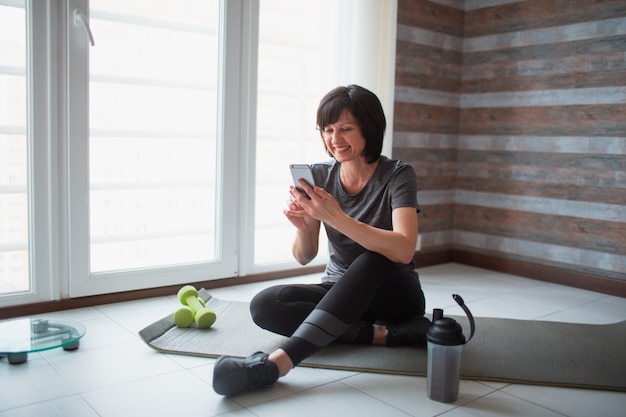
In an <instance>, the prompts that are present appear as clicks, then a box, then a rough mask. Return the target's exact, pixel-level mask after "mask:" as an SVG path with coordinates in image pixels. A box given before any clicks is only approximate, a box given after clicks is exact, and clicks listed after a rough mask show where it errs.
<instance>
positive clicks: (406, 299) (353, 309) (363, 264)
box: [281, 252, 424, 365]
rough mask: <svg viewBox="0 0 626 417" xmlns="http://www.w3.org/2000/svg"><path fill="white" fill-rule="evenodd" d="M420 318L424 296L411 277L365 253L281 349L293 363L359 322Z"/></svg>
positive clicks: (377, 255) (415, 279) (422, 312)
mask: <svg viewBox="0 0 626 417" xmlns="http://www.w3.org/2000/svg"><path fill="white" fill-rule="evenodd" d="M423 314H424V296H423V293H422V291H421V288H420V285H419V280H418V279H417V277H416V275H415V274H413V273H410V272H406V271H403V270H401V269H399V267H398V265H397V264H394V263H393V262H391V261H389V260H388V259H387V258H385V257H384V256H382V255H380V254H376V253H373V252H366V253H364V254H362V255H361V256H359V257H358V258H357V259H356V260H355V261H354V262H353V263H352V265H351V266H350V267H349V268H348V270H347V271H346V273H345V274H344V276H343V277H341V279H340V280H339V281H337V283H335V285H334V286H333V287H332V288H331V289H330V290H329V291H328V293H327V294H326V295H325V296H324V298H322V300H321V301H320V302H319V303H318V304H317V306H316V307H315V309H314V310H313V311H312V312H311V314H309V316H307V318H306V319H305V320H304V322H303V323H302V324H301V325H300V326H299V327H298V328H297V329H296V331H295V332H294V334H293V335H292V336H291V337H290V338H289V339H288V340H287V341H286V342H285V343H284V344H283V345H282V346H281V349H282V350H284V351H285V352H286V353H287V354H288V355H289V357H290V358H291V360H292V362H293V363H294V365H297V364H299V363H300V362H301V361H302V360H303V359H305V358H307V357H308V356H310V355H312V354H313V353H315V352H316V351H318V350H319V349H320V348H322V347H324V346H327V345H328V344H330V343H331V342H333V341H334V340H335V339H336V338H337V337H339V336H341V335H343V334H344V333H345V332H346V331H347V330H348V329H350V328H351V327H352V326H353V325H354V324H355V323H358V322H359V321H360V320H362V319H365V320H368V321H371V322H373V321H374V320H378V319H385V320H390V321H395V320H407V319H409V318H411V317H414V316H423ZM372 332H373V331H372ZM372 335H373V333H372Z"/></svg>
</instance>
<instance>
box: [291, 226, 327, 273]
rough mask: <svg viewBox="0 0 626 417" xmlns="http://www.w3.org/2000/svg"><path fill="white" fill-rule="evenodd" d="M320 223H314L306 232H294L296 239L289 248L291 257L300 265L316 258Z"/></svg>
mask: <svg viewBox="0 0 626 417" xmlns="http://www.w3.org/2000/svg"><path fill="white" fill-rule="evenodd" d="M319 234H320V222H318V221H315V222H314V223H313V224H311V225H310V226H309V228H308V229H307V230H300V229H298V231H297V232H296V238H295V240H294V241H293V245H292V247H291V253H292V254H293V257H294V258H295V259H296V261H298V262H299V263H300V264H301V265H306V264H308V263H309V262H311V261H312V260H313V259H314V258H315V257H316V256H317V251H318V249H319Z"/></svg>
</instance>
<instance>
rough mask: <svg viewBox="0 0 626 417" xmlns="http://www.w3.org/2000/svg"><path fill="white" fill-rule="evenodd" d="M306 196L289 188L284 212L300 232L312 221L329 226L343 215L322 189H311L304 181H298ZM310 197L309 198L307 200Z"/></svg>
mask: <svg viewBox="0 0 626 417" xmlns="http://www.w3.org/2000/svg"><path fill="white" fill-rule="evenodd" d="M300 185H301V186H302V188H303V189H304V190H305V192H306V195H305V194H304V193H302V192H300V191H298V190H297V189H296V187H293V186H292V187H291V188H290V190H289V194H290V195H289V201H288V204H287V210H285V211H284V213H285V216H287V218H288V219H289V221H290V222H291V223H292V224H293V225H294V226H296V227H297V228H298V229H300V230H306V229H307V228H308V227H309V226H310V225H311V224H313V222H314V221H318V222H325V223H328V224H330V225H332V224H333V220H334V219H337V218H338V216H339V215H341V214H343V211H342V210H341V207H339V204H338V203H337V201H336V200H335V198H334V197H333V196H332V195H331V194H329V193H327V192H326V191H325V190H324V189H323V188H320V187H317V186H315V187H311V186H310V185H309V184H307V183H306V181H300ZM307 196H308V197H310V198H307Z"/></svg>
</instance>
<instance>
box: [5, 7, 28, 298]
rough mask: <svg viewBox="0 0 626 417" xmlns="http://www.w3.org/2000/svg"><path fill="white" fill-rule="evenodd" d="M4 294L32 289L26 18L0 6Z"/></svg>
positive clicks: (19, 9) (21, 9) (16, 10)
mask: <svg viewBox="0 0 626 417" xmlns="http://www.w3.org/2000/svg"><path fill="white" fill-rule="evenodd" d="M0 51H1V52H0V294H3V293H11V292H24V291H28V290H29V289H30V278H29V250H28V247H29V245H28V233H29V213H28V194H27V189H28V180H29V178H28V145H27V137H26V117H27V116H26V109H27V92H26V16H25V8H24V1H13V2H11V3H10V5H1V4H0Z"/></svg>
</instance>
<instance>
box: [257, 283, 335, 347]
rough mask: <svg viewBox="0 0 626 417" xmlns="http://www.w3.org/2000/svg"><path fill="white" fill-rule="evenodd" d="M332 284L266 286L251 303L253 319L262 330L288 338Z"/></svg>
mask: <svg viewBox="0 0 626 417" xmlns="http://www.w3.org/2000/svg"><path fill="white" fill-rule="evenodd" d="M332 285H333V284H331V283H328V284H292V285H277V286H273V287H269V288H266V289H264V290H263V291H261V292H259V293H258V294H257V295H255V296H254V298H253V299H252V301H251V302H250V315H251V316H252V320H253V321H254V322H255V323H256V325H257V326H259V327H261V328H262V329H265V330H269V331H270V332H273V333H277V334H280V335H283V336H287V337H289V336H291V335H292V334H293V332H295V331H296V329H297V328H298V326H300V324H302V322H303V321H304V319H305V318H306V317H307V316H308V315H309V314H310V313H311V311H313V309H314V308H315V306H316V305H317V304H318V303H319V302H320V301H321V300H322V298H323V297H324V296H325V295H326V293H327V292H328V290H330V288H331V287H332Z"/></svg>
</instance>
